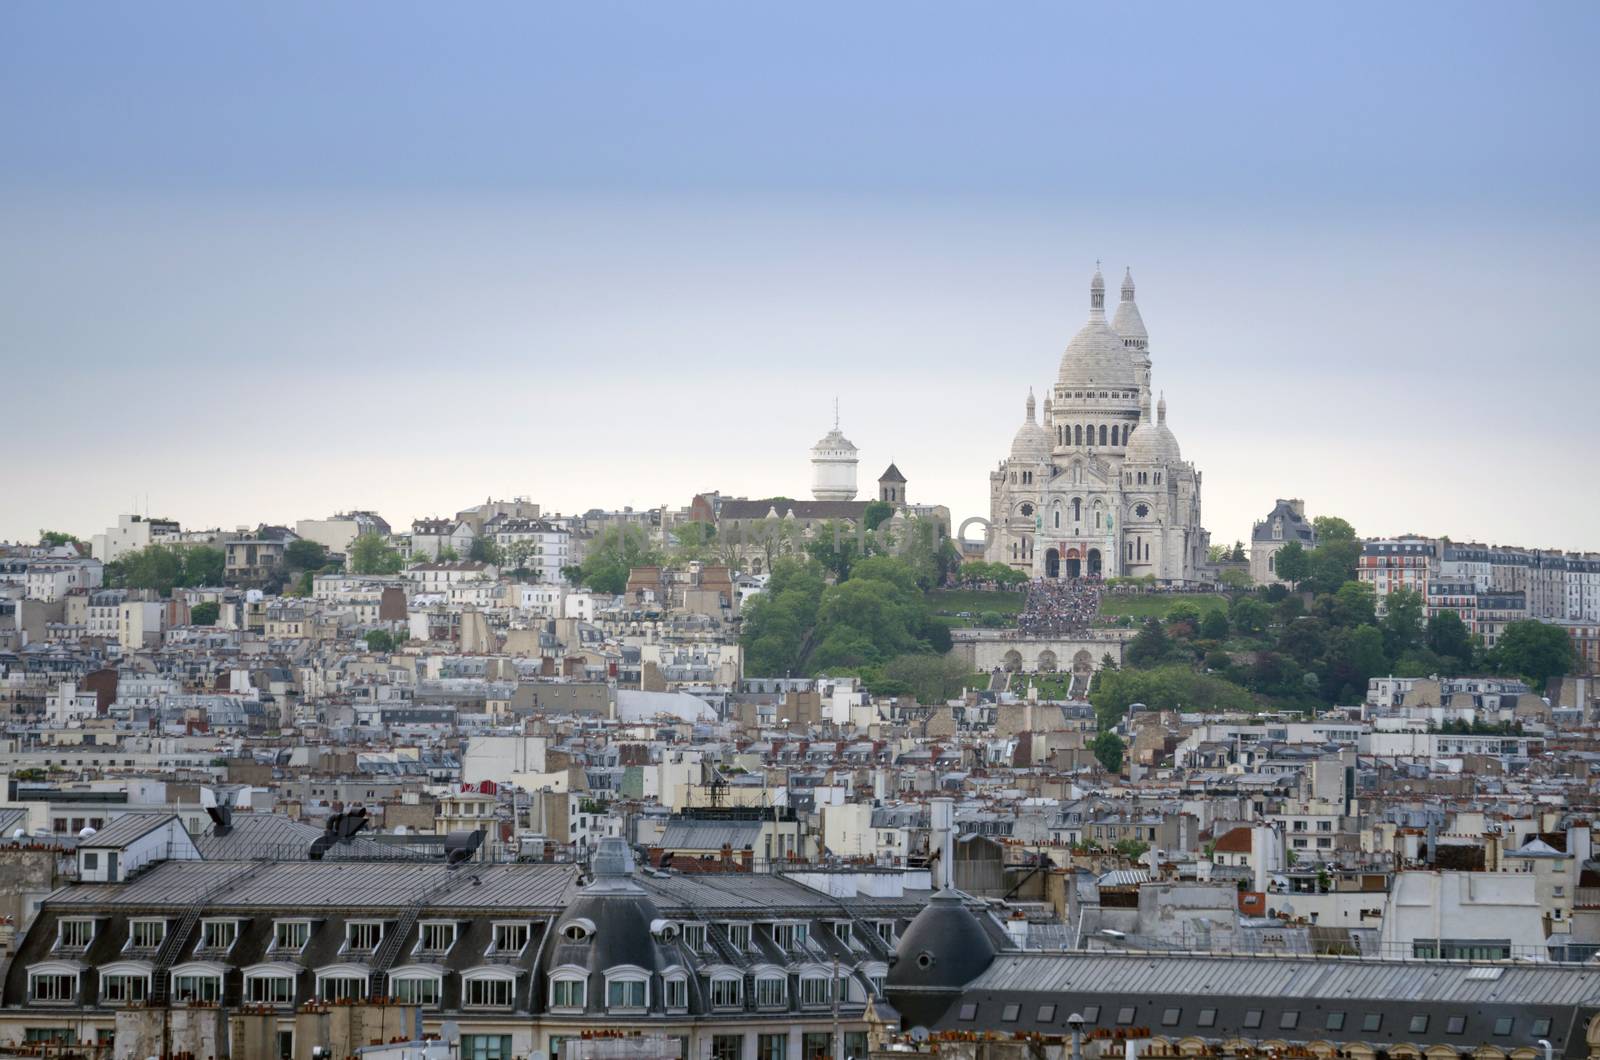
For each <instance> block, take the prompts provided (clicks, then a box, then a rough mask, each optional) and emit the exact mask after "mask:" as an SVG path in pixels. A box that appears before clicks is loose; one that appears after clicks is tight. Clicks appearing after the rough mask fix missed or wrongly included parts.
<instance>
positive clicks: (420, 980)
mask: <svg viewBox="0 0 1600 1060" xmlns="http://www.w3.org/2000/svg"><path fill="white" fill-rule="evenodd" d="M440 986H441V983H440V980H439V978H438V977H437V976H432V975H413V976H407V977H406V978H404V979H396V978H395V977H394V976H390V977H389V993H391V994H393V995H394V997H395V1000H397V1001H400V1002H401V1003H403V1004H407V1005H437V1004H438V1003H439V995H440V993H441V990H440Z"/></svg>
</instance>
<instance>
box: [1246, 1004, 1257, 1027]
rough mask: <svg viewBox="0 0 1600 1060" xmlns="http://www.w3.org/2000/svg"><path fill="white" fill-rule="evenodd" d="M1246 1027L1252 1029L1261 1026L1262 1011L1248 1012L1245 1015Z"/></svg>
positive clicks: (1252, 1010)
mask: <svg viewBox="0 0 1600 1060" xmlns="http://www.w3.org/2000/svg"><path fill="white" fill-rule="evenodd" d="M1244 1025H1245V1026H1246V1027H1248V1028H1251V1029H1254V1028H1256V1027H1259V1026H1261V1010H1260V1009H1258V1008H1253V1009H1248V1010H1246V1012H1245V1014H1244Z"/></svg>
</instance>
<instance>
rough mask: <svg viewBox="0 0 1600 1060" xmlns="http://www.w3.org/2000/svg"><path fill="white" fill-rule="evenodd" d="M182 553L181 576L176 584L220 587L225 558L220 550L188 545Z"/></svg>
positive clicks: (208, 546) (207, 546) (205, 546)
mask: <svg viewBox="0 0 1600 1060" xmlns="http://www.w3.org/2000/svg"><path fill="white" fill-rule="evenodd" d="M180 551H181V552H182V553H183V574H182V576H181V579H180V581H179V583H178V584H180V585H184V586H198V585H221V584H222V575H223V568H224V566H225V565H226V562H227V557H226V556H225V555H224V554H223V551H222V549H220V548H212V547H211V546H210V545H190V546H189V547H187V548H184V549H181V550H180Z"/></svg>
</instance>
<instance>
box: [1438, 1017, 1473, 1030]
mask: <svg viewBox="0 0 1600 1060" xmlns="http://www.w3.org/2000/svg"><path fill="white" fill-rule="evenodd" d="M1466 1029H1467V1017H1465V1016H1451V1017H1450V1018H1449V1019H1448V1020H1446V1021H1445V1024H1444V1032H1445V1033H1446V1034H1461V1033H1462V1032H1463V1031H1465V1030H1466Z"/></svg>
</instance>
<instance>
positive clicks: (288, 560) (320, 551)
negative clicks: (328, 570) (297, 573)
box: [283, 538, 328, 570]
mask: <svg viewBox="0 0 1600 1060" xmlns="http://www.w3.org/2000/svg"><path fill="white" fill-rule="evenodd" d="M327 562H328V548H327V546H326V545H322V544H319V543H318V542H316V541H311V540H309V539H307V538H300V539H299V540H298V541H291V542H289V544H288V545H287V546H286V547H285V548H284V550H283V565H284V566H285V567H288V568H289V569H290V570H320V569H321V568H322V566H323V564H325V563H327Z"/></svg>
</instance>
